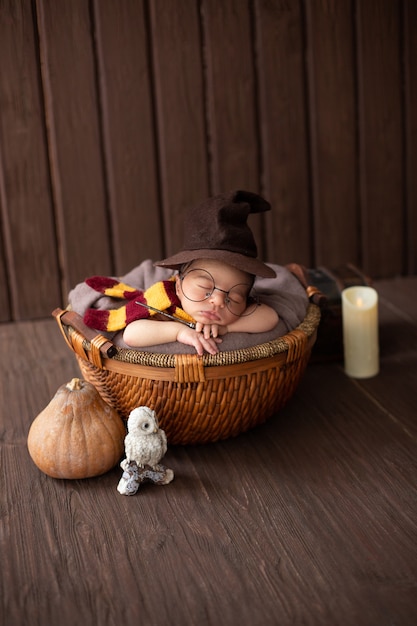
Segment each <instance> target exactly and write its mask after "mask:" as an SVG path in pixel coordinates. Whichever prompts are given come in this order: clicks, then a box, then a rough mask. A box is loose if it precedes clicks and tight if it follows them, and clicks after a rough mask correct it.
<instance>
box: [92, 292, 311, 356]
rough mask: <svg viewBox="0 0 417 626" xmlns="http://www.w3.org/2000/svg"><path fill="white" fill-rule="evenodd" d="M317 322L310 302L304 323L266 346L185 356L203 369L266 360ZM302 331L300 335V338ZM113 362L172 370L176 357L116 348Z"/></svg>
mask: <svg viewBox="0 0 417 626" xmlns="http://www.w3.org/2000/svg"><path fill="white" fill-rule="evenodd" d="M319 322H320V308H319V307H318V306H317V305H316V304H312V303H310V304H309V305H308V308H307V312H306V316H305V318H304V320H303V321H302V322H301V323H300V324H299V325H298V326H297V327H296V328H294V329H293V330H291V331H289V332H288V333H286V334H285V335H281V336H280V337H277V338H276V339H273V340H271V341H268V342H266V343H262V344H258V345H256V346H251V347H249V348H242V349H239V350H227V351H224V352H221V351H220V352H218V353H217V354H215V355H212V354H204V355H203V356H202V357H198V355H197V354H195V355H187V356H189V357H191V358H196V359H197V358H198V359H200V358H201V359H202V365H203V366H204V367H215V366H219V365H234V364H238V363H245V362H248V361H256V360H259V359H264V358H269V357H271V356H275V355H277V354H280V353H283V352H286V351H287V350H288V349H289V346H290V343H291V345H293V344H294V342H296V343H297V342H300V341H302V339H301V337H302V336H303V335H304V336H305V337H307V339H308V338H310V337H311V336H312V335H313V334H314V332H315V331H316V330H317V327H318V324H319ZM300 331H301V336H300ZM85 349H87V350H89V349H90V342H89V341H87V340H85ZM112 359H113V360H115V361H121V362H124V363H132V364H136V365H144V366H151V367H164V368H169V367H172V368H174V367H175V366H176V361H177V355H176V354H165V353H156V352H142V351H140V350H132V349H129V348H119V347H118V348H117V351H116V354H115V355H114V356H113V357H112Z"/></svg>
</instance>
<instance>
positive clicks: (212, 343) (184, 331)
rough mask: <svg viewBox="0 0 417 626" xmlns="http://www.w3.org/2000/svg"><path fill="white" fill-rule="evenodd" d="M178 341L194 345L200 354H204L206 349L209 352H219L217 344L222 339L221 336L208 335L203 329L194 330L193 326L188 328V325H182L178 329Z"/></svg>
mask: <svg viewBox="0 0 417 626" xmlns="http://www.w3.org/2000/svg"><path fill="white" fill-rule="evenodd" d="M177 341H179V342H180V343H185V344H186V345H188V346H194V348H195V349H196V351H197V354H198V355H199V356H203V354H204V351H206V352H208V353H209V354H217V353H218V351H219V349H218V347H217V344H218V343H220V342H221V341H222V340H221V339H220V337H217V336H216V337H210V334H209V335H208V337H206V336H205V334H204V333H203V332H201V331H198V330H197V328H196V330H194V329H193V328H187V327H186V326H181V328H180V329H179V331H178V335H177Z"/></svg>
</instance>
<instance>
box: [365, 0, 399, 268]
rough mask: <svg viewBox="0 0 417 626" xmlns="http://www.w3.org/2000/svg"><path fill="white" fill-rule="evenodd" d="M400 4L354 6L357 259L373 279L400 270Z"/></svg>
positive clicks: (374, 0)
mask: <svg viewBox="0 0 417 626" xmlns="http://www.w3.org/2000/svg"><path fill="white" fill-rule="evenodd" d="M400 15H401V13H400V3H397V2H391V1H390V0H381V1H379V0H366V1H365V2H360V3H358V10H357V43H358V49H357V50H358V51H357V57H358V89H359V104H358V106H359V141H360V144H359V147H360V185H361V220H362V224H361V231H362V242H361V243H362V258H363V267H364V269H365V271H367V272H368V273H369V274H371V275H372V276H374V277H378V276H379V277H383V276H393V275H395V274H401V273H402V272H403V271H404V262H405V260H404V248H403V241H402V234H403V233H404V219H405V218H404V216H405V205H404V200H405V195H404V186H403V185H404V136H403V128H402V123H401V116H402V101H401V88H402V87H401V83H402V76H401V57H400V45H399V38H400V33H401V21H400Z"/></svg>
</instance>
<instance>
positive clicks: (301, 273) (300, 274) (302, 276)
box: [285, 263, 327, 307]
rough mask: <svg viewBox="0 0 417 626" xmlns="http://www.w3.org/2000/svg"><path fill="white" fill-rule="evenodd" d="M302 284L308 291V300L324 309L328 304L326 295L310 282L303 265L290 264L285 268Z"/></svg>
mask: <svg viewBox="0 0 417 626" xmlns="http://www.w3.org/2000/svg"><path fill="white" fill-rule="evenodd" d="M285 267H286V268H287V269H288V270H289V271H290V272H291V273H292V274H294V276H295V277H296V278H298V280H299V281H300V283H301V284H302V286H303V287H304V289H305V290H306V293H307V296H308V299H309V300H310V302H312V303H313V304H317V305H318V306H319V307H322V306H324V305H325V304H326V302H327V298H326V296H325V294H324V293H323V292H322V291H320V289H318V287H316V286H315V285H312V284H311V283H310V281H309V278H308V274H307V270H306V268H305V267H304V266H303V265H300V264H299V263H288V264H287V265H286V266H285Z"/></svg>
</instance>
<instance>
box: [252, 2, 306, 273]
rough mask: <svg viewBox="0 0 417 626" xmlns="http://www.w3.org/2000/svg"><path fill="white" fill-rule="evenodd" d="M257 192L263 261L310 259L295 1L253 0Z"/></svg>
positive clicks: (303, 95) (303, 109) (299, 38)
mask: <svg viewBox="0 0 417 626" xmlns="http://www.w3.org/2000/svg"><path fill="white" fill-rule="evenodd" d="M254 7H255V25H256V41H257V50H256V53H257V57H256V58H257V74H258V84H259V118H260V119H259V122H260V124H259V127H260V132H261V141H262V143H261V150H262V152H261V163H262V188H263V189H262V191H263V193H265V195H266V197H267V198H268V199H269V200H270V201H271V203H272V205H273V211H272V213H271V214H270V215H268V216H267V220H266V222H267V229H266V241H267V258H268V259H271V260H272V261H273V262H275V263H289V262H292V261H294V262H298V263H304V264H305V265H306V266H309V265H310V264H311V263H312V260H313V248H312V239H313V238H312V234H311V229H312V225H313V222H312V215H311V210H310V180H309V155H308V129H307V119H306V86H305V77H304V76H305V61H304V49H303V48H304V44H303V17H302V7H301V3H300V2H285V1H282V2H281V1H280V2H271V1H269V0H256V1H255V3H254Z"/></svg>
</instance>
